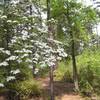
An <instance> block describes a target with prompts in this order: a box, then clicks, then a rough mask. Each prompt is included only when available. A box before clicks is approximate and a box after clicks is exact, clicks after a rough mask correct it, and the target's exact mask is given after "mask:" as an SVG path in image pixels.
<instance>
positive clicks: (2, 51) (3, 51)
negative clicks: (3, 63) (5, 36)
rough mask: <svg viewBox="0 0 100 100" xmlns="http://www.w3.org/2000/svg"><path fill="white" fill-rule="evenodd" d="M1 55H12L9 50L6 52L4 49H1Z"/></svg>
mask: <svg viewBox="0 0 100 100" xmlns="http://www.w3.org/2000/svg"><path fill="white" fill-rule="evenodd" d="M0 53H4V54H7V55H10V54H11V53H10V51H9V50H5V49H4V48H0Z"/></svg>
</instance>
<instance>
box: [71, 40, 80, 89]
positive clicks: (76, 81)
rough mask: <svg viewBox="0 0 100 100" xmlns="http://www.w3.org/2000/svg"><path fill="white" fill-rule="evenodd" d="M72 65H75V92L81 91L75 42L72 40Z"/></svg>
mask: <svg viewBox="0 0 100 100" xmlns="http://www.w3.org/2000/svg"><path fill="white" fill-rule="evenodd" d="M72 64H73V80H74V85H75V90H76V91H79V84H78V72H77V66H76V58H75V42H74V39H73V40H72Z"/></svg>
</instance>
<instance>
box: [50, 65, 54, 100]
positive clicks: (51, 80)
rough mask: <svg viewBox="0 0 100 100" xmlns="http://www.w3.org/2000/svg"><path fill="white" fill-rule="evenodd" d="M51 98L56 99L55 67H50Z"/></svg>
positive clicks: (51, 99)
mask: <svg viewBox="0 0 100 100" xmlns="http://www.w3.org/2000/svg"><path fill="white" fill-rule="evenodd" d="M50 100H54V82H53V67H50Z"/></svg>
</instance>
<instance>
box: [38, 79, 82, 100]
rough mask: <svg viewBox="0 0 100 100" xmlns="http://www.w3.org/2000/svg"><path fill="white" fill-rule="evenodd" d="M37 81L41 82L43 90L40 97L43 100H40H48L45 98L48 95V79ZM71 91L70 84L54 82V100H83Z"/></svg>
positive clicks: (72, 87) (71, 86) (71, 85)
mask: <svg viewBox="0 0 100 100" xmlns="http://www.w3.org/2000/svg"><path fill="white" fill-rule="evenodd" d="M38 80H39V81H40V82H41V85H42V87H43V89H44V93H43V95H42V97H43V99H40V100H48V99H47V98H46V97H49V93H50V89H49V78H45V79H38ZM73 89H74V86H73V84H72V83H66V82H59V81H54V94H55V97H56V100H83V99H82V97H81V96H79V95H78V94H76V93H75V92H74V90H73Z"/></svg>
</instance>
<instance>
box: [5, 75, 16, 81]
mask: <svg viewBox="0 0 100 100" xmlns="http://www.w3.org/2000/svg"><path fill="white" fill-rule="evenodd" d="M15 79H16V78H15V76H7V82H9V81H11V80H15Z"/></svg>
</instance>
